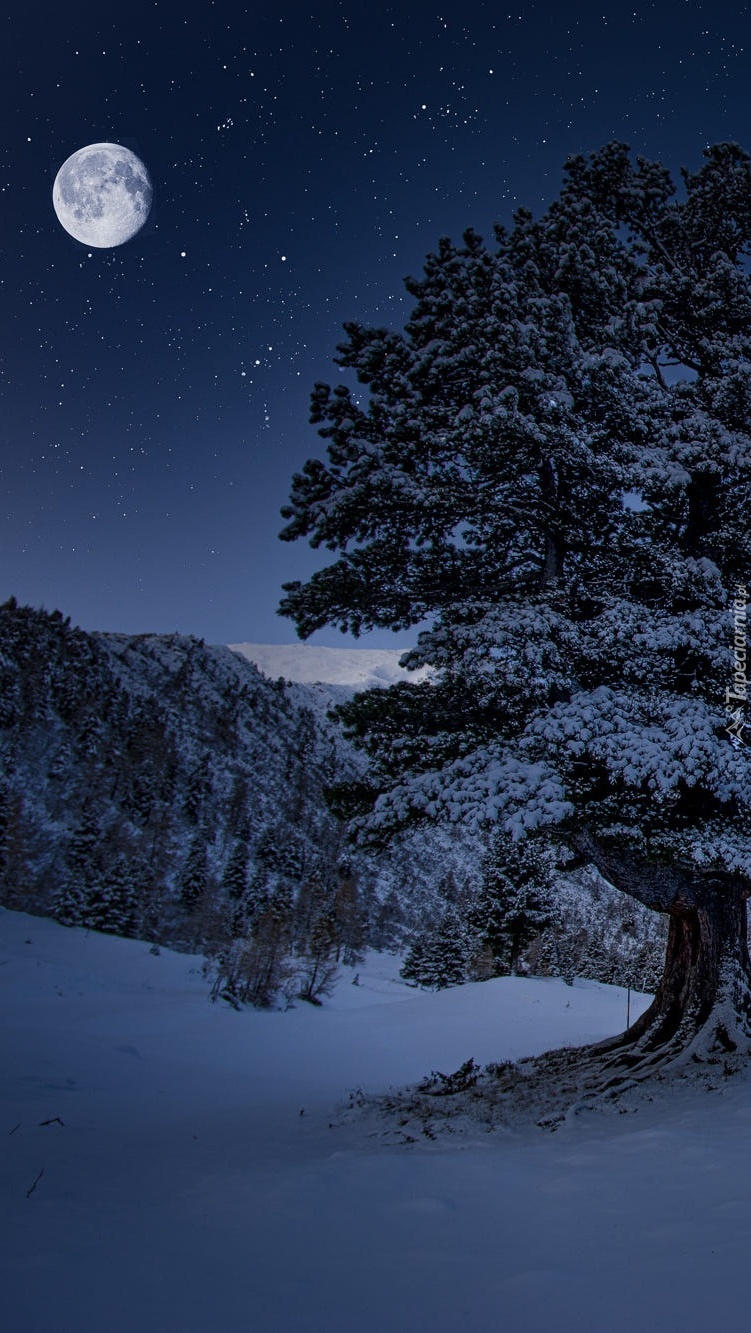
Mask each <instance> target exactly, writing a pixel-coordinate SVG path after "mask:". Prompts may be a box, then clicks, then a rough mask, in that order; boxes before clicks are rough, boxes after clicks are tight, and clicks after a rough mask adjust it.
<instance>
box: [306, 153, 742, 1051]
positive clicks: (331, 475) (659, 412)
mask: <svg viewBox="0 0 751 1333" xmlns="http://www.w3.org/2000/svg"><path fill="white" fill-rule="evenodd" d="M705 159H706V160H705V162H704V164H703V166H702V167H701V169H700V170H699V171H698V172H697V173H696V174H694V175H689V174H688V173H684V178H683V186H682V189H681V190H680V191H678V190H676V187H675V186H674V184H673V182H672V181H671V179H670V177H669V175H668V173H667V172H666V171H665V170H664V169H663V168H662V167H661V166H660V165H658V164H653V163H649V162H645V161H642V160H641V159H639V160H637V162H636V163H635V164H634V163H633V161H632V159H631V157H630V155H629V152H628V149H627V148H626V147H625V146H624V145H620V144H611V145H609V146H607V147H605V148H603V149H602V150H600V151H599V152H597V153H595V154H593V155H592V156H591V157H589V158H583V157H578V158H576V159H573V160H571V161H570V162H569V163H568V164H567V167H566V174H565V180H564V184H563V188H562V190H561V193H560V197H559V198H558V199H557V200H556V201H555V202H554V203H553V204H552V205H551V207H550V208H549V209H548V211H547V212H546V213H545V214H544V215H543V216H542V217H540V218H539V219H537V220H535V219H534V218H533V217H532V216H531V215H530V214H529V213H527V212H519V213H518V214H517V216H516V218H515V222H514V226H513V228H511V229H510V230H509V231H505V230H503V229H502V228H498V229H497V233H496V246H495V247H494V248H493V249H489V248H487V247H486V246H485V245H484V244H483V242H482V241H481V240H480V239H479V238H478V237H477V236H476V235H475V234H474V233H472V232H468V233H467V234H466V235H465V237H464V242H463V244H462V245H454V244H452V243H450V242H449V241H448V240H444V241H441V243H440V245H439V247H438V250H437V252H436V253H435V254H434V255H431V256H430V257H429V258H428V261H427V264H426V267H425V272H424V276H423V277H422V278H421V279H419V280H409V281H408V284H407V286H408V289H409V291H410V293H411V295H412V296H413V298H414V301H415V307H414V310H413V313H412V315H411V317H410V319H409V321H408V323H407V324H406V327H405V329H404V331H403V332H393V331H388V330H385V329H370V328H363V327H361V326H360V325H357V324H349V325H347V326H346V335H347V339H346V342H345V343H344V344H343V345H342V346H341V347H340V349H339V364H340V365H341V366H342V367H344V368H345V369H346V370H347V371H349V372H352V373H354V375H356V377H357V379H358V380H359V382H360V385H361V386H362V387H360V388H359V389H357V390H355V389H354V388H352V387H347V386H346V385H340V386H338V387H336V388H334V389H333V390H332V389H330V388H329V387H328V386H326V385H320V384H319V385H317V386H316V389H315V391H314V394H313V417H312V419H313V421H314V422H315V423H316V424H317V425H318V426H319V431H320V434H321V435H322V436H323V438H324V439H325V440H327V441H328V456H327V460H326V461H321V460H315V461H311V462H308V463H307V464H306V465H305V468H304V469H303V471H302V473H301V474H299V475H298V476H296V477H295V479H294V481H293V485H292V491H291V497H290V503H289V505H288V507H287V508H286V509H285V511H284V513H285V517H286V519H287V526H286V528H285V530H284V532H283V534H282V535H283V536H284V537H285V538H286V539H288V540H292V539H295V538H299V537H307V538H309V540H310V541H311V543H312V544H313V546H315V547H324V548H327V549H329V550H330V551H332V552H334V553H336V558H335V559H334V561H333V562H332V563H330V564H329V565H328V566H327V567H325V568H323V569H321V570H320V571H319V572H318V573H316V574H314V575H313V577H312V578H311V579H310V580H309V582H308V583H306V584H301V583H294V584H289V585H286V589H285V592H286V596H285V599H284V601H283V603H282V611H283V612H284V613H285V614H286V615H288V616H290V617H291V618H292V619H294V621H295V622H296V624H297V627H298V630H299V632H300V634H301V635H302V636H303V637H304V636H307V635H308V634H310V633H311V632H313V631H314V630H316V629H318V628H319V627H321V626H323V625H325V624H334V625H338V626H340V627H341V628H342V629H348V630H350V631H354V632H355V633H359V632H361V631H363V630H367V629H369V628H371V627H374V626H387V627H392V628H394V629H401V630H403V629H404V628H406V627H409V626H421V631H420V633H419V637H418V641H417V647H416V649H415V650H414V651H413V652H412V653H411V654H410V655H409V657H408V664H409V665H410V666H413V667H416V666H423V665H427V666H429V667H432V668H433V670H434V678H433V681H432V683H430V684H424V685H421V686H417V687H415V686H410V685H406V684H400V685H398V686H396V687H393V688H392V689H390V690H387V691H374V692H370V693H367V694H365V695H362V696H360V697H359V698H358V699H357V700H356V701H355V702H354V703H353V704H352V705H350V706H348V708H347V709H346V710H345V713H346V718H347V721H348V724H349V727H350V730H351V732H352V734H353V735H354V736H355V738H356V739H357V741H358V742H359V743H360V744H361V745H362V746H363V747H364V748H365V749H366V750H367V751H368V752H369V753H370V755H371V760H372V763H371V769H370V776H369V782H368V783H367V784H360V785H359V787H358V789H357V791H354V792H351V793H350V794H349V798H350V801H349V803H350V809H352V808H353V807H354V806H359V810H360V819H361V823H362V826H363V828H364V829H365V830H367V831H369V833H370V834H371V835H372V836H388V835H389V834H390V833H391V832H392V831H393V830H395V829H397V828H399V827H402V826H404V825H405V824H408V823H411V822H415V821H417V820H423V819H433V820H439V819H446V820H453V821H471V822H474V823H475V824H477V825H479V826H482V827H484V828H485V829H486V830H488V831H490V830H492V829H493V828H496V829H497V830H498V831H499V832H504V833H510V834H511V835H512V836H513V837H516V838H524V837H530V836H532V837H534V838H542V839H544V840H545V841H546V842H548V843H549V844H551V845H552V846H553V847H554V848H555V849H556V851H557V855H558V856H559V857H560V859H561V860H562V861H563V862H565V861H566V860H567V859H568V863H569V864H571V861H572V859H576V858H578V860H579V861H580V862H588V863H591V864H594V865H596V866H597V868H598V869H599V871H600V872H601V873H602V874H603V875H604V876H605V877H606V878H607V879H609V880H610V881H611V882H612V883H613V884H615V885H616V887H618V888H620V889H622V890H624V891H625V892H626V893H629V894H632V895H633V896H634V897H636V898H637V899H639V900H640V901H641V902H642V903H645V904H647V905H648V906H649V907H651V908H654V909H655V910H657V911H661V912H665V913H667V914H668V915H669V918H670V931H669V940H668V948H667V956H666V963H665V973H664V977H663V980H662V983H661V985H660V987H659V989H658V992H657V995H656V997H655V1001H654V1004H653V1005H652V1007H651V1009H650V1010H649V1011H648V1013H647V1014H646V1015H645V1016H644V1017H643V1018H642V1019H640V1020H639V1022H638V1023H637V1024H636V1025H635V1026H633V1027H632V1028H631V1029H630V1031H629V1032H628V1033H627V1034H624V1036H623V1037H621V1038H619V1039H618V1041H617V1043H615V1046H616V1050H617V1058H618V1059H623V1060H625V1061H626V1062H627V1063H629V1064H632V1065H634V1067H636V1066H637V1065H639V1064H641V1065H642V1067H643V1068H645V1069H648V1068H652V1067H654V1066H655V1064H657V1063H660V1062H661V1061H662V1060H663V1059H665V1060H671V1059H673V1058H675V1057H676V1056H683V1055H684V1054H685V1053H686V1052H687V1051H688V1050H690V1051H691V1052H693V1053H694V1054H696V1055H697V1056H699V1057H707V1058H711V1053H712V1052H713V1051H714V1052H717V1051H722V1052H730V1051H732V1050H741V1049H743V1050H745V1049H747V1048H748V1045H749V1040H750V1039H751V998H750V997H751V968H750V966H749V957H748V952H747V946H746V906H745V905H746V898H747V896H748V893H749V890H750V889H751V837H750V835H751V811H750V805H749V796H750V795H751V767H750V765H749V753H750V752H749V750H748V748H747V747H746V746H745V744H744V743H743V741H744V735H745V733H744V731H743V725H744V723H745V715H744V712H743V709H744V697H745V693H746V689H745V680H746V677H745V655H744V654H745V605H746V600H747V599H746V584H747V581H748V578H749V570H750V569H751V525H750V523H749V520H750V519H751V278H750V277H749V275H748V272H747V268H748V256H749V254H750V253H751V161H750V160H749V158H748V156H747V155H746V154H745V153H744V152H743V151H742V150H741V149H739V148H738V147H737V146H735V145H732V144H720V145H716V146H715V147H713V148H711V149H708V150H707V151H706V153H705ZM734 648H735V657H734ZM738 696H744V697H738ZM733 733H734V734H733Z"/></svg>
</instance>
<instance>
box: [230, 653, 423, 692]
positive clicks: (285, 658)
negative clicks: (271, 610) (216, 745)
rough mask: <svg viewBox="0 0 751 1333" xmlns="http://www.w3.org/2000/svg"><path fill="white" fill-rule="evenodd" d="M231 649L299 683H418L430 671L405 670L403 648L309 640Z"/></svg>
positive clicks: (367, 686)
mask: <svg viewBox="0 0 751 1333" xmlns="http://www.w3.org/2000/svg"><path fill="white" fill-rule="evenodd" d="M228 646H229V647H230V648H231V649H232V651H233V653H240V655H241V656H242V657H247V658H248V660H249V661H250V662H253V663H254V664H255V665H256V666H257V667H258V670H259V671H262V672H263V674H264V675H265V676H269V677H270V678H271V679H272V680H276V679H277V678H278V677H279V676H284V679H285V680H291V681H295V682H296V683H297V684H300V685H314V684H318V683H323V684H326V685H345V686H349V687H350V688H351V689H354V690H367V689H372V688H374V687H375V686H379V685H382V686H385V685H393V684H395V683H396V682H397V681H399V680H409V681H412V683H413V684H418V683H419V682H420V681H421V680H425V679H427V678H428V676H429V675H430V672H429V670H428V668H426V667H423V668H422V669H421V670H420V671H405V670H404V668H403V667H400V666H399V659H400V657H401V656H402V655H403V653H405V652H406V651H407V649H406V648H319V647H317V646H316V645H315V644H310V643H290V644H281V643H230V644H229V645H228Z"/></svg>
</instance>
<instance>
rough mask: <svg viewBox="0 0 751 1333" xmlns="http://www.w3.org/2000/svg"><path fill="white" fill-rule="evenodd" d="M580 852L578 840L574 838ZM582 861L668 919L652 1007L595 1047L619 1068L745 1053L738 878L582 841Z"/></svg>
mask: <svg viewBox="0 0 751 1333" xmlns="http://www.w3.org/2000/svg"><path fill="white" fill-rule="evenodd" d="M580 847H581V848H582V850H583V840H580ZM586 851H587V855H588V858H589V859H590V860H591V861H592V862H593V863H594V864H595V865H596V866H597V869H598V870H599V872H600V874H602V875H603V876H604V877H605V878H606V879H608V880H609V881H610V883H611V884H613V885H614V886H615V887H616V888H617V889H621V890H623V891H624V892H625V893H628V894H630V895H631V896H632V897H634V898H637V899H638V900H639V901H640V902H642V903H644V904H646V906H647V907H651V908H654V909H655V910H657V911H661V912H665V913H667V915H668V916H669V922H670V924H669V930H668V941H667V948H666V953H665V967H664V971H663V975H662V979H661V981H660V984H659V986H658V988H657V993H656V995H655V998H654V1001H653V1003H652V1004H651V1005H650V1007H649V1009H648V1010H647V1011H646V1013H644V1014H643V1015H642V1016H641V1018H639V1019H637V1021H636V1022H635V1023H634V1024H632V1026H631V1027H630V1028H629V1029H628V1031H627V1032H624V1033H623V1034H622V1035H621V1036H620V1037H616V1038H615V1039H614V1040H612V1041H610V1042H604V1043H602V1045H601V1047H600V1049H601V1050H605V1049H608V1050H611V1051H613V1052H617V1051H619V1052H622V1053H623V1063H624V1064H627V1065H631V1064H632V1063H633V1064H635V1063H637V1062H641V1061H642V1060H644V1063H645V1065H649V1066H653V1065H655V1064H657V1063H662V1062H663V1060H665V1061H670V1062H672V1061H675V1060H679V1059H680V1060H681V1061H683V1060H684V1059H691V1058H693V1059H695V1060H702V1059H717V1058H719V1057H721V1056H722V1055H726V1056H728V1055H731V1054H732V1053H734V1052H737V1053H738V1054H744V1053H746V1052H747V1051H749V1050H751V960H749V952H748V944H747V934H746V931H747V926H746V900H747V898H748V896H749V892H750V891H751V885H749V883H748V881H747V880H746V879H745V878H744V877H743V876H740V875H733V874H730V873H729V872H726V871H716V870H710V871H706V872H701V871H695V870H689V869H687V868H683V867H678V866H662V865H655V864H652V863H646V862H642V863H639V862H638V861H637V860H636V859H635V858H633V857H632V856H631V855H630V854H627V853H621V852H613V851H611V850H610V849H605V848H604V847H602V846H601V845H599V844H598V843H596V842H595V840H594V839H592V838H591V837H588V838H587V839H586Z"/></svg>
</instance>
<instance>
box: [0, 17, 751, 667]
mask: <svg viewBox="0 0 751 1333" xmlns="http://www.w3.org/2000/svg"><path fill="white" fill-rule="evenodd" d="M0 104H1V106H2V115H1V122H2V126H3V134H2V136H1V138H0V320H2V338H1V339H0V514H1V515H2V518H1V520H0V600H4V599H5V598H6V597H8V596H10V595H11V594H15V595H16V596H17V597H18V599H19V600H20V601H23V602H28V603H31V604H33V605H35V606H45V607H47V609H49V610H52V609H53V608H55V607H58V608H59V609H60V610H62V611H63V612H64V613H65V614H66V615H70V616H71V619H72V620H73V621H74V623H77V624H80V625H82V626H83V627H84V628H87V629H107V630H120V631H124V632H128V633H138V632H145V631H164V632H173V631H180V632H183V633H190V634H195V635H198V636H200V637H202V638H205V639H206V640H207V641H209V642H236V641H241V640H255V641H258V642H276V643H284V642H292V641H293V640H294V637H295V632H294V628H293V626H292V625H291V623H289V622H287V621H284V620H281V619H280V618H279V617H278V616H277V615H276V614H275V612H276V606H277V604H278V600H279V595H280V587H281V583H282V582H283V581H284V580H286V579H290V578H305V577H307V576H308V575H309V574H310V573H311V572H312V571H313V569H314V568H316V567H317V564H320V563H322V560H321V557H319V556H316V555H314V553H312V552H310V551H309V550H308V549H307V548H306V547H304V546H303V545H302V544H299V543H297V544H294V545H289V544H285V543H281V542H280V541H279V540H278V532H279V529H280V527H281V519H280V517H279V509H280V507H281V505H282V504H283V503H284V502H285V500H286V498H287V496H288V492H289V482H290V478H291V475H292V473H293V472H294V471H295V470H297V469H298V468H299V467H300V466H301V465H302V463H303V462H304V460H305V458H307V457H308V456H310V455H312V454H316V453H319V452H320V444H321V442H320V441H319V440H318V438H317V436H316V433H315V430H314V428H313V427H311V426H310V425H309V424H308V403H309V394H310V390H311V388H312V385H313V383H314V381H315V380H317V379H324V380H328V381H331V380H334V381H335V382H336V381H337V380H338V379H339V378H341V375H340V373H339V372H338V370H337V368H336V367H335V366H334V365H333V362H332V357H333V355H334V353H335V348H336V343H337V341H338V340H339V339H340V336H341V325H342V323H343V321H344V320H347V319H359V320H362V321H364V322H367V323H377V324H388V325H393V326H395V327H399V326H400V325H401V324H402V323H403V322H404V320H405V318H406V317H407V315H408V313H409V298H408V297H407V296H406V294H405V293H404V288H403V285H402V280H403V278H404V276H405V275H406V274H410V273H419V272H420V270H421V267H422V263H423V260H424V257H425V254H426V253H427V252H428V251H429V250H431V249H433V248H434V247H435V245H436V242H437V240H438V238H439V237H440V236H441V235H450V236H453V237H454V238H456V239H459V237H460V236H461V233H462V232H463V231H464V230H465V228H466V227H467V226H473V227H474V228H475V229H476V230H478V231H480V232H481V233H482V234H484V235H485V236H490V233H491V228H492V224H493V222H494V221H496V220H499V221H502V222H509V221H510V219H511V216H512V214H513V211H514V209H515V208H516V207H518V206H521V205H524V206H526V207H529V208H531V209H532V210H533V211H537V210H539V209H541V208H542V207H544V206H545V204H546V203H547V202H548V201H549V200H550V199H551V198H553V197H554V196H555V194H556V193H557V191H558V187H559V184H560V180H561V168H562V165H563V162H564V161H565V159H566V157H567V155H568V154H570V153H572V152H580V151H588V150H590V149H594V148H596V147H598V146H600V145H601V144H603V143H605V142H607V141H608V140H610V139H613V138H617V139H621V140H625V141H626V142H627V143H629V144H630V145H631V146H632V148H633V149H634V151H635V152H638V153H642V154H644V155H645V156H647V157H651V158H656V159H659V160H661V161H663V162H665V163H666V164H667V165H668V166H669V167H670V168H671V169H672V170H673V171H675V172H676V173H677V172H678V171H679V169H680V167H681V166H682V165H686V166H688V167H690V168H691V169H695V168H697V167H698V166H699V165H700V163H701V153H702V149H703V148H704V147H705V146H706V145H707V144H708V143H712V142H716V141H718V140H726V139H734V140H737V141H738V142H740V143H742V144H744V146H746V147H749V148H751V6H746V5H738V4H733V3H729V4H725V5H718V4H717V3H716V2H713V3H703V2H702V0H693V2H692V3H679V2H678V0H665V3H661V4H651V3H650V4H645V3H641V2H640V0H631V2H630V3H625V4H609V3H607V2H606V0H600V3H598V4H595V3H590V0H579V3H577V4H575V5H574V4H571V5H569V4H566V3H551V2H550V0H535V2H529V3H527V2H526V0H519V3H516V4H515V5H514V7H513V8H510V7H509V6H508V4H507V2H506V0H492V3H485V2H484V0H469V3H467V0H465V2H464V3H461V4H459V3H455V0H445V3H443V0H436V3H426V0H401V2H400V3H379V0H375V2H374V3H372V4H370V5H367V4H365V3H363V0H307V2H306V3H302V2H299V3H298V2H297V0H294V2H290V0H277V2H276V3H268V2H263V0H261V3H257V4H254V5H248V6H247V7H245V6H243V5H242V4H239V5H238V4H236V3H229V2H223V0H217V2H216V3H211V2H210V0H202V2H201V3H200V4H199V3H190V0H185V3H183V4H181V5H179V6H178V5H176V4H174V3H171V0H130V3H129V4H128V5H127V6H123V7H122V8H121V12H120V13H119V14H114V15H113V14H106V12H105V7H104V6H102V5H98V6H96V7H95V6H94V5H93V4H76V3H73V4H72V5H69V6H67V7H63V6H55V7H54V8H48V7H46V6H45V7H44V11H43V16H42V11H41V10H40V9H39V7H38V6H33V5H30V4H29V3H28V0H27V2H26V3H23V4H22V3H19V0H10V3H9V5H8V6H7V7H6V8H5V10H4V12H3V14H2V16H0ZM101 141H111V142H115V143H120V144H123V145H124V146H125V147H127V148H130V149H132V150H133V151H134V152H136V153H137V154H138V156H139V157H140V158H141V159H142V160H143V161H144V163H145V164H146V166H147V168H148V170H149V173H150V175H151V179H152V182H153V185H154V204H153V208H152V212H151V215H150V217H149V220H148V222H147V224H146V226H145V227H144V228H143V229H142V230H141V231H140V232H139V233H138V235H137V236H135V237H134V238H133V239H132V240H130V241H128V242H127V243H126V244H124V245H121V246H118V247H116V248H113V249H91V248H87V247H86V246H84V245H81V244H80V243H79V242H77V241H75V240H74V239H72V238H71V237H70V236H69V235H68V234H67V233H66V232H65V231H64V230H63V228H62V227H61V226H60V224H59V222H58V221H57V218H56V216H55V213H54V211H53V207H52V184H53V181H54V178H55V175H56V172H57V170H58V169H59V167H60V166H61V164H62V163H63V161H64V160H65V159H66V158H67V157H68V156H69V155H70V154H71V153H73V152H74V151H76V150H77V149H78V148H81V147H83V146H84V145H86V144H89V143H96V142H101ZM402 637H403V636H402ZM389 641H390V639H389V636H388V634H386V633H382V634H373V635H369V636H367V638H366V639H365V640H363V642H367V643H368V644H370V645H372V646H387V645H388V643H389ZM314 642H318V643H321V644H331V645H334V646H337V645H344V644H346V643H347V640H346V639H344V638H343V636H342V635H341V634H339V633H338V631H334V630H332V631H330V632H325V631H322V632H321V633H319V634H318V635H316V636H315V639H314ZM400 642H401V640H400Z"/></svg>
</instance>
